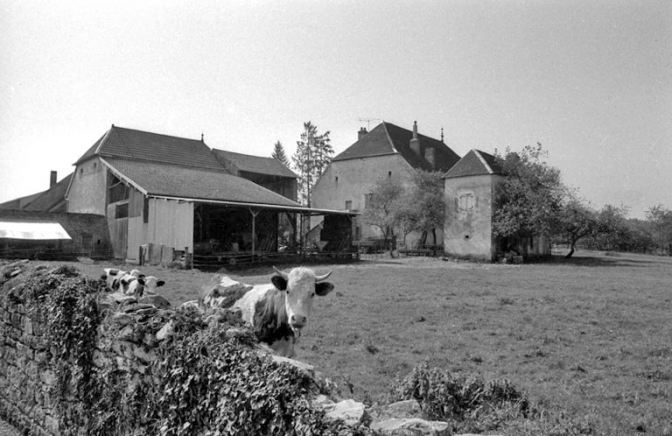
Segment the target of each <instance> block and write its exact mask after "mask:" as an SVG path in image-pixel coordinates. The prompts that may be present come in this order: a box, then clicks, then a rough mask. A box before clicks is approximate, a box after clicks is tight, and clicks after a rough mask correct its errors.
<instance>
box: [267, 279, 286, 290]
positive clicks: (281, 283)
mask: <svg viewBox="0 0 672 436" xmlns="http://www.w3.org/2000/svg"><path fill="white" fill-rule="evenodd" d="M271 283H273V286H275V287H276V288H278V290H279V291H285V290H287V280H285V278H284V277H281V276H273V277H271Z"/></svg>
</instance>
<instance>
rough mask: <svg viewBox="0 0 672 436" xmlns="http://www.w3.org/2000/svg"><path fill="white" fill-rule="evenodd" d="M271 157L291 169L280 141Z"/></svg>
mask: <svg viewBox="0 0 672 436" xmlns="http://www.w3.org/2000/svg"><path fill="white" fill-rule="evenodd" d="M271 157H272V158H273V159H275V160H277V161H279V162H280V163H281V164H283V165H284V166H286V167H287V168H289V167H290V163H289V159H288V158H287V155H286V154H285V149H284V148H283V147H282V144H281V143H280V141H278V142H276V143H275V146H274V148H273V154H271Z"/></svg>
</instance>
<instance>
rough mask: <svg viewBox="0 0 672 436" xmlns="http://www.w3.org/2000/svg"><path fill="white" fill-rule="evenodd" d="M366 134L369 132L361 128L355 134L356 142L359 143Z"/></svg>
mask: <svg viewBox="0 0 672 436" xmlns="http://www.w3.org/2000/svg"><path fill="white" fill-rule="evenodd" d="M367 133H369V132H367V131H366V128H365V127H362V128H361V129H359V132H357V140H358V141H359V140H360V139H362V138H363V137H364V135H366V134H367Z"/></svg>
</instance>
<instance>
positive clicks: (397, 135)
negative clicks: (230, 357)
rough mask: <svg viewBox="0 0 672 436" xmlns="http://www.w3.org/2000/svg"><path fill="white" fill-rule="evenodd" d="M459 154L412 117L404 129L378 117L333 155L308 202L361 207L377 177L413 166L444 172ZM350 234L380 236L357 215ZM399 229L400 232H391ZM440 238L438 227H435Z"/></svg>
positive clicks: (412, 238) (403, 173)
mask: <svg viewBox="0 0 672 436" xmlns="http://www.w3.org/2000/svg"><path fill="white" fill-rule="evenodd" d="M459 159H460V157H459V156H458V155H457V154H456V153H455V152H454V151H453V150H451V149H450V148H449V147H448V146H447V145H446V144H444V143H443V141H442V140H441V141H439V140H437V139H433V138H430V137H428V136H424V135H421V134H419V133H418V126H417V123H414V125H413V130H412V131H411V130H407V129H404V128H402V127H399V126H396V125H394V124H392V123H389V122H382V123H381V124H379V125H377V126H376V127H375V128H373V129H372V130H371V131H370V132H367V130H366V129H364V128H362V129H361V130H360V131H359V133H358V140H357V141H356V142H355V143H354V144H352V145H351V146H350V147H348V148H347V149H346V150H345V151H343V152H342V153H340V154H339V155H337V156H336V157H334V159H332V161H331V163H330V164H329V165H328V166H327V168H326V169H325V171H324V173H323V174H322V176H321V177H320V179H319V180H318V181H317V183H316V184H315V187H314V188H313V191H312V196H311V198H312V204H313V205H314V206H315V207H318V208H328V209H338V210H349V211H354V212H359V213H361V212H362V211H364V209H366V208H367V207H368V206H369V203H370V194H371V192H372V190H373V189H374V186H375V184H376V182H377V181H378V180H380V179H382V178H386V177H388V178H391V177H398V178H400V179H401V180H402V181H404V180H410V177H411V174H412V172H413V171H414V170H415V169H422V170H426V171H441V172H446V171H448V170H449V169H450V168H452V166H453V165H455V163H457V161H458V160H459ZM355 225H356V227H355V230H354V233H355V238H356V239H358V240H364V239H366V238H379V237H382V235H381V232H380V230H379V229H378V228H376V227H373V226H369V225H366V224H364V223H363V222H362V221H361V218H360V219H358V220H357V222H356V224H355ZM395 234H397V235H400V232H395ZM437 234H438V237H437V239H438V240H437V241H431V240H428V241H427V242H428V243H434V244H440V243H441V241H442V229H437ZM421 237H422V235H420V234H419V233H417V232H414V233H412V234H410V235H408V236H407V238H406V243H407V245H409V246H410V245H412V244H415V243H416V242H417V241H418V240H419V239H420V238H421Z"/></svg>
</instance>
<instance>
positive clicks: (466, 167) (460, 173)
mask: <svg viewBox="0 0 672 436" xmlns="http://www.w3.org/2000/svg"><path fill="white" fill-rule="evenodd" d="M501 173H502V169H501V166H500V165H499V163H498V162H497V158H495V156H493V155H491V154H489V153H486V152H484V151H481V150H476V149H471V150H470V151H469V153H467V154H466V155H464V157H463V158H462V159H460V161H459V162H458V163H457V164H455V166H454V167H452V168H451V169H450V170H449V171H448V172H447V173H446V174H445V175H444V176H443V178H444V179H448V178H455V177H467V176H478V175H484V174H501Z"/></svg>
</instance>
